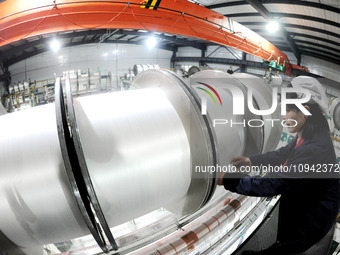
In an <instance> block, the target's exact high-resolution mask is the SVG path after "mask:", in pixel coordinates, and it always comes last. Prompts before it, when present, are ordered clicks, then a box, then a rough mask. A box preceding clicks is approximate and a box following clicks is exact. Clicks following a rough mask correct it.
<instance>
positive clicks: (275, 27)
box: [267, 20, 280, 33]
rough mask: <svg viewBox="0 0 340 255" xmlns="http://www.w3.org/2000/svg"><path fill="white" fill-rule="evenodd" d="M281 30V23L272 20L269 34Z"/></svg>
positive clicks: (269, 25) (268, 25) (268, 29)
mask: <svg viewBox="0 0 340 255" xmlns="http://www.w3.org/2000/svg"><path fill="white" fill-rule="evenodd" d="M279 28H280V25H279V23H278V22H277V21H276V20H272V21H270V22H269V23H268V24H267V31H268V32H269V33H275V32H276V31H278V30H279Z"/></svg>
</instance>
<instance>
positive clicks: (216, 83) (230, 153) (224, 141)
mask: <svg viewBox="0 0 340 255" xmlns="http://www.w3.org/2000/svg"><path fill="white" fill-rule="evenodd" d="M226 78H227V79H228V78H229V76H228V74H227V73H224V72H222V71H216V70H206V71H201V72H197V73H195V74H194V75H192V76H191V77H190V84H191V85H192V89H193V90H194V91H195V92H196V93H197V94H198V95H199V97H200V98H203V97H206V96H207V94H206V92H204V91H203V90H201V89H198V88H200V87H203V86H202V85H201V84H200V83H198V82H204V83H205V84H208V85H210V86H213V87H214V88H215V89H216V91H217V93H218V94H219V96H220V98H221V101H222V105H220V104H219V102H217V104H215V103H214V101H213V100H211V98H210V97H209V96H208V97H209V98H207V100H206V102H207V111H208V116H209V118H210V119H211V121H212V120H213V119H220V120H227V122H228V123H226V124H217V125H216V126H215V127H214V131H215V132H216V133H215V134H216V137H217V153H218V154H219V156H220V157H219V159H218V164H219V165H220V166H225V165H228V164H229V162H230V160H231V159H232V158H233V157H235V156H238V155H243V153H244V150H245V139H246V128H245V127H243V125H236V128H235V125H234V127H231V126H230V123H231V121H233V122H234V123H236V122H237V123H241V122H243V120H244V119H245V118H244V116H238V115H233V112H232V111H233V98H232V95H231V93H230V91H229V90H228V89H226V85H227V84H226ZM227 82H228V84H231V83H234V84H233V85H235V84H236V85H237V86H239V85H238V84H237V82H235V81H234V80H232V79H231V80H230V79H228V80H227ZM227 86H228V85H227ZM215 97H216V96H215ZM209 99H210V100H209ZM216 100H217V99H216Z"/></svg>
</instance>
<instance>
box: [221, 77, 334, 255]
mask: <svg viewBox="0 0 340 255" xmlns="http://www.w3.org/2000/svg"><path fill="white" fill-rule="evenodd" d="M291 84H292V86H293V87H294V88H303V89H306V90H308V91H309V92H310V93H311V99H310V101H308V102H307V103H306V104H303V106H304V107H305V108H306V109H307V110H308V111H309V112H310V113H311V114H312V115H305V114H304V113H303V112H302V111H300V109H299V108H298V107H296V106H295V105H287V110H286V115H285V116H284V120H285V123H286V126H288V130H289V132H291V133H297V135H296V137H295V139H294V141H292V142H291V143H289V144H288V145H287V146H284V147H281V148H280V149H278V150H276V151H272V152H268V153H265V154H262V155H256V156H251V157H243V156H239V157H235V158H233V159H232V160H231V163H232V164H233V165H234V166H236V167H241V166H248V167H251V166H261V164H262V166H263V165H267V166H268V165H271V166H281V168H279V169H281V170H282V171H278V172H276V173H274V172H267V173H266V174H265V175H262V176H250V175H247V174H245V173H241V172H239V173H220V175H219V179H218V185H224V187H225V189H227V190H230V191H232V192H236V193H239V194H243V195H248V196H259V197H271V196H275V195H281V198H280V205H279V222H278V233H277V241H276V242H275V243H274V244H273V245H272V246H270V247H269V248H267V249H266V250H262V251H244V252H243V253H242V255H248V254H258V255H260V254H261V255H289V254H301V255H302V254H306V255H307V254H308V255H327V254H328V252H327V250H328V249H329V247H330V244H331V242H332V238H333V233H334V225H335V220H336V216H337V214H338V212H339V179H338V176H339V165H337V162H336V156H335V152H334V147H333V144H332V141H331V139H330V136H329V127H328V122H327V121H326V118H325V116H324V115H323V114H327V112H328V107H327V98H326V95H325V93H324V91H323V88H322V85H321V84H320V83H319V82H318V81H317V80H316V79H314V78H312V77H307V76H300V77H297V78H294V79H293V80H292V82H291ZM289 94H290V95H289ZM289 94H288V95H287V97H288V96H289V97H290V98H301V97H302V96H303V95H298V94H296V93H289ZM295 121H296V122H295ZM296 123H297V124H296ZM324 164H327V165H324ZM313 168H314V170H313ZM318 168H319V170H317V169H318ZM321 168H322V169H321ZM243 169H245V167H243ZM287 169H290V170H289V171H286V172H285V171H284V170H287ZM294 169H298V170H295V171H294ZM320 170H322V171H323V172H322V173H321V174H320V173H319V172H320ZM326 171H327V174H326V173H325V172H326ZM320 175H321V176H320Z"/></svg>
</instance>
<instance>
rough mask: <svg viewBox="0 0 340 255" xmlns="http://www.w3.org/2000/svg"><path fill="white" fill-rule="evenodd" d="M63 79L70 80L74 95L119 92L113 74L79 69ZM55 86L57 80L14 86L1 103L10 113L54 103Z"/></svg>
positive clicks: (65, 75)
mask: <svg viewBox="0 0 340 255" xmlns="http://www.w3.org/2000/svg"><path fill="white" fill-rule="evenodd" d="M62 78H63V79H66V78H68V79H69V80H70V83H71V86H72V92H73V94H74V95H82V94H89V93H98V92H101V91H112V90H118V88H117V86H116V87H114V86H113V77H112V74H111V73H108V74H107V75H102V74H101V72H100V71H98V72H91V71H90V70H89V69H88V70H86V71H81V70H80V69H78V70H69V71H64V72H63V76H62ZM54 85H55V78H52V79H46V80H41V81H33V82H32V81H28V82H26V81H25V82H23V83H18V84H13V85H11V86H10V87H9V95H8V96H6V97H3V98H1V103H2V104H3V105H4V107H5V108H6V109H7V111H8V112H15V111H19V110H25V109H28V108H31V107H34V106H38V105H43V104H48V103H52V102H54V98H55V88H54Z"/></svg>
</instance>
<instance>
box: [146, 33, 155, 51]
mask: <svg viewBox="0 0 340 255" xmlns="http://www.w3.org/2000/svg"><path fill="white" fill-rule="evenodd" d="M156 44H157V39H156V38H155V37H153V36H151V37H149V39H148V40H147V41H146V45H147V46H148V47H149V48H150V49H151V48H153V47H155V46H156Z"/></svg>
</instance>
